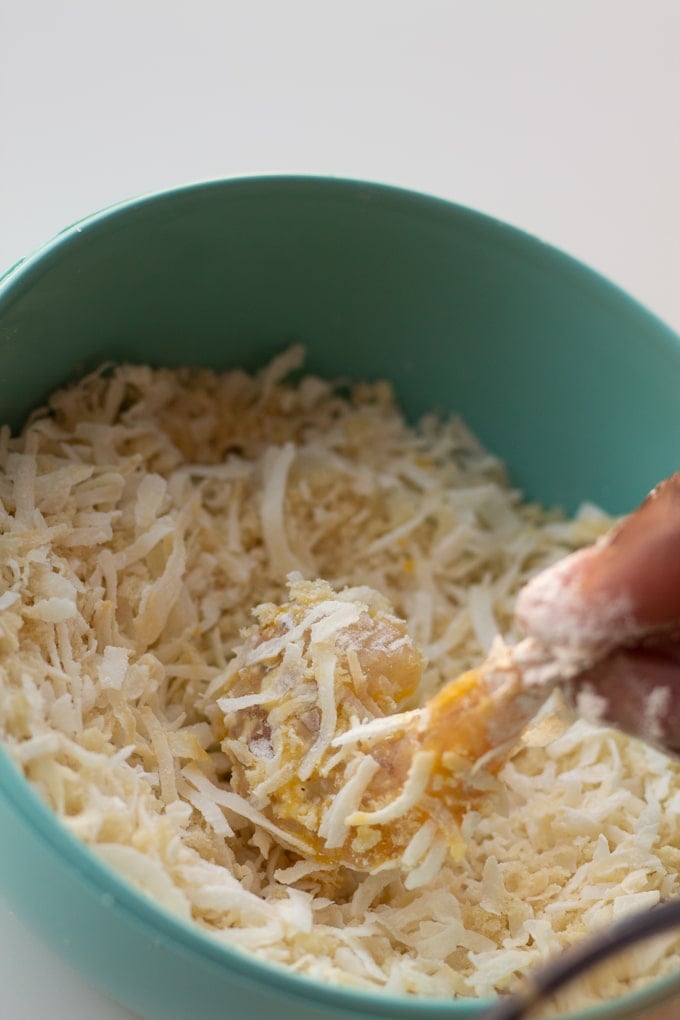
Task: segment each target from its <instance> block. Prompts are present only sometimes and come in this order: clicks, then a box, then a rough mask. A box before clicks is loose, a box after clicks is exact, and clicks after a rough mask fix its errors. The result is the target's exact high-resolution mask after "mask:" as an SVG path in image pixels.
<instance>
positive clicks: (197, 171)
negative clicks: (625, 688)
mask: <svg viewBox="0 0 680 1020" xmlns="http://www.w3.org/2000/svg"><path fill="white" fill-rule="evenodd" d="M679 38H680V3H678V2H677V0H512V2H510V0H466V2H462V0H411V2H403V0H343V2H342V3H330V2H328V0H306V2H302V0H287V2H285V3H283V2H282V3H279V2H275V0H271V2H263V0H260V2H254V0H251V2H248V0H240V2H238V3H236V2H232V0H192V2H191V3H190V2H188V0H185V2H181V0H118V2H116V3H109V4H103V3H102V2H97V0H60V2H59V3H54V2H52V0H42V2H40V0H23V2H22V3H15V4H10V3H5V4H0V88H1V94H2V97H3V103H2V118H1V121H0V269H2V268H5V267H8V266H9V265H11V264H12V263H13V262H14V261H16V260H17V259H18V258H20V257H21V256H22V255H24V254H26V253H27V252H28V251H30V250H31V249H33V248H35V247H36V246H38V245H39V244H41V243H42V242H43V241H45V240H46V239H48V238H49V237H50V236H51V235H53V234H54V233H55V232H56V231H58V230H59V229H60V228H61V227H63V226H65V225H67V224H69V223H71V222H72V221H74V220H76V219H78V218H79V217H81V216H83V215H85V214H87V213H89V212H92V211H94V210H96V209H98V208H101V207H103V206H106V205H108V204H110V203H112V202H115V201H118V200H120V199H124V198H127V197H130V196H132V195H135V194H140V193H144V192H148V191H153V190H156V189H159V188H164V187H169V186H172V185H175V184H180V183H185V182H188V181H192V180H199V179H205V178H210V177H219V176H226V175H232V174H241V173H253V172H256V171H277V170H278V171H307V172H316V173H328V174H335V175H343V176H350V177H360V178H365V179H373V180H380V181H385V182H390V183H395V184H400V185H404V186H407V187H412V188H416V189H419V190H423V191H428V192H431V193H434V194H437V195H441V196H444V197H447V198H451V199H454V200H456V201H458V202H461V203H463V204H465V205H470V206H473V207H475V208H478V209H481V210H483V211H485V212H488V213H491V214H493V215H495V216H498V217H500V218H501V219H505V220H507V221H509V222H511V223H514V224H516V225H518V226H521V227H523V228H524V229H526V230H528V231H530V232H532V233H534V234H537V235H539V236H540V237H542V238H543V239H544V240H547V241H549V242H551V243H553V244H556V245H557V246H559V247H561V248H563V249H565V250H566V251H568V252H570V253H571V254H573V255H575V256H577V257H578V258H581V259H582V260H584V261H585V262H587V263H589V264H590V265H591V266H593V267H595V268H597V269H598V270H600V272H602V273H604V274H605V275H606V276H608V277H610V278H611V279H613V280H614V281H615V282H616V283H618V284H620V285H621V286H622V287H624V288H625V289H626V290H628V291H630V292H631V293H632V294H633V295H635V296H636V297H637V298H638V299H639V300H641V301H642V302H643V303H644V304H646V305H647V306H648V307H650V308H651V309H652V310H653V311H654V312H656V314H657V315H659V316H660V317H661V318H662V319H664V320H665V321H666V322H668V323H669V324H670V325H671V326H673V327H674V328H675V329H676V330H680V112H679V111H680V60H679V59H678V39H679ZM36 975H39V980H36ZM0 988H1V989H2V992H1V993H0V1013H1V1015H2V1017H8V1018H9V1017H11V1018H13V1020H37V1018H39V1017H43V1016H46V1015H48V1016H50V1017H51V1018H52V1020H86V1018H87V1020H92V1018H97V1020H123V1018H125V1017H128V1018H129V1016H130V1014H128V1013H126V1012H125V1011H124V1010H121V1009H120V1008H119V1007H117V1006H115V1005H113V1004H111V1003H110V1002H108V1001H106V1000H104V999H103V998H101V997H100V996H99V995H98V994H97V993H96V992H94V991H92V990H91V989H90V988H89V987H88V986H87V985H86V984H85V983H84V982H83V981H82V980H81V979H80V978H79V977H77V976H75V975H74V974H73V973H72V972H71V971H70V970H69V969H68V968H66V967H64V966H63V965H62V964H61V963H60V962H58V961H57V960H56V959H55V958H54V957H53V956H52V955H51V953H50V952H49V951H47V950H44V949H43V948H42V947H40V946H39V945H37V943H36V942H35V941H34V939H33V937H32V936H31V935H29V934H28V933H27V932H26V931H25V929H24V928H23V927H22V925H21V923H20V922H19V921H18V920H17V919H15V918H14V917H12V915H11V914H10V912H9V911H8V909H7V908H6V906H4V905H2V903H1V902H0ZM677 1010H680V1006H679V1007H677ZM673 1015H675V1013H673Z"/></svg>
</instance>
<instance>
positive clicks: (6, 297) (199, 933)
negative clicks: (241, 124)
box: [0, 172, 680, 1020]
mask: <svg viewBox="0 0 680 1020" xmlns="http://www.w3.org/2000/svg"><path fill="white" fill-rule="evenodd" d="M235 189H245V190H252V192H253V193H254V194H257V193H261V192H262V190H264V191H272V192H273V191H276V190H278V191H281V190H285V189H288V190H292V191H296V190H297V191H299V192H305V191H307V192H313V191H315V192H317V193H318V194H321V193H323V192H325V193H326V195H327V196H330V195H331V194H332V193H333V192H335V193H336V194H337V193H342V195H343V197H346V198H347V199H348V200H351V201H356V200H357V199H358V200H362V199H363V200H366V199H367V198H368V199H372V200H376V201H382V202H385V203H390V202H393V203H401V204H403V205H406V206H408V207H409V210H410V212H411V213H415V214H418V215H425V216H432V217H434V218H435V219H437V220H449V219H450V220H451V221H453V219H455V218H459V219H463V220H466V221H467V222H468V223H470V224H472V225H473V226H474V227H475V228H477V229H479V230H481V231H482V232H487V233H491V234H494V235H495V238H496V240H497V241H498V242H500V243H502V244H504V245H509V246H511V247H513V248H514V249H515V250H516V251H517V252H518V253H519V254H521V255H522V256H524V257H529V258H533V259H538V258H540V259H543V260H545V259H547V260H548V261H549V263H551V268H555V269H557V270H558V271H559V272H561V273H562V274H564V275H566V276H568V277H571V278H572V279H573V280H575V281H576V282H577V283H578V285H579V287H581V288H583V287H584V286H586V287H587V288H588V289H589V290H590V291H591V292H595V293H596V294H597V295H599V297H600V298H601V299H602V300H603V301H609V302H614V303H616V304H618V305H623V306H625V307H626V309H627V312H628V313H629V314H631V313H632V314H633V315H635V316H637V317H638V318H639V319H640V320H641V321H642V320H644V322H645V323H646V324H647V325H648V326H650V325H651V326H653V327H654V328H655V331H656V334H657V338H658V340H659V341H660V342H663V343H669V342H670V343H671V344H673V345H674V346H677V347H678V351H679V353H680V337H678V335H677V334H676V333H675V332H674V331H673V330H672V329H671V327H670V326H668V325H667V324H666V323H665V322H664V321H663V320H661V319H660V318H659V317H658V316H656V315H655V314H654V313H653V312H651V311H650V310H649V309H647V308H646V307H645V306H644V305H642V304H641V303H640V302H639V301H638V300H637V299H636V298H634V297H632V296H631V295H630V294H628V293H627V292H626V291H624V290H623V289H622V288H621V287H620V286H618V285H617V284H615V283H613V282H612V281H611V280H609V279H607V278H606V277H605V276H603V275H601V274H600V273H598V272H597V271H596V270H594V269H592V268H591V267H589V266H588V265H586V264H585V263H583V262H582V261H580V260H578V259H576V258H575V257H573V256H572V255H569V254H567V253H565V252H563V251H561V250H560V249H559V248H557V247H555V246H553V245H552V244H549V243H546V242H544V241H542V240H541V239H540V238H538V237H536V236H534V235H532V234H530V233H528V232H526V231H524V230H522V229H521V228H519V227H516V226H513V225H511V224H509V223H506V222H504V221H503V220H500V219H498V218H496V217H494V216H490V215H488V214H486V213H483V212H479V211H477V210H475V209H472V208H469V207H467V206H464V205H460V204H458V203H456V202H452V201H450V200H448V199H445V198H441V197H438V196H435V195H431V194H428V193H425V192H420V191H416V190H412V189H409V188H404V187H400V186H397V185H393V184H383V183H378V182H373V181H368V180H362V179H360V178H350V177H342V176H337V177H336V176H330V175H320V174H304V173H300V174H297V173H295V174H289V173H285V174H280V173H275V172H272V173H254V174H244V175H235V176H229V177H224V178H210V179H206V180H201V181H196V182H191V183H188V184H182V185H179V186H177V187H172V188H166V189H162V190H158V191H152V192H149V193H145V194H142V195H139V196H135V197H132V198H128V199H125V200H123V201H120V202H116V203H114V204H112V205H109V206H107V207H105V208H103V209H101V210H98V211H96V212H94V213H92V214H89V215H87V216H85V217H83V218H81V219H79V220H77V221H75V222H74V223H72V224H70V225H69V226H67V227H65V228H63V229H62V230H61V231H59V233H58V234H56V235H55V236H54V237H53V238H52V239H51V240H49V241H47V242H46V243H45V244H43V245H41V246H40V247H38V248H37V249H35V250H33V251H32V252H30V253H29V254H27V255H26V256H24V257H23V258H20V259H19V260H17V261H16V262H15V263H14V264H13V265H11V266H10V267H9V268H8V269H7V270H6V271H5V272H4V273H3V274H2V275H0V306H2V305H3V304H5V303H7V302H9V304H11V303H12V301H13V299H14V297H15V296H16V295H17V294H20V293H21V292H23V291H25V290H27V289H29V288H30V286H31V285H32V281H33V280H34V279H35V278H36V277H39V276H41V275H42V274H43V272H45V270H46V269H48V268H49V263H50V261H51V260H57V259H58V258H59V257H60V255H61V253H62V251H63V250H64V249H69V248H71V247H72V246H73V245H74V244H78V243H79V242H80V240H81V238H82V235H83V234H90V233H96V232H98V231H99V230H105V229H107V228H108V227H109V226H110V225H111V224H112V223H115V222H116V221H117V220H119V219H120V218H122V219H123V220H124V219H125V217H126V216H127V215H129V214H131V213H134V212H136V211H137V210H139V209H142V208H149V207H151V206H156V207H160V206H161V205H163V204H165V203H168V204H172V203H173V202H177V201H181V200H182V199H184V198H186V197H190V196H192V195H195V194H198V193H199V192H206V191H211V190H215V191H222V190H231V191H234V190H235ZM0 793H2V794H4V796H5V797H6V799H7V800H8V802H9V803H10V805H11V806H12V808H13V809H14V811H15V812H16V813H17V814H18V815H19V816H20V817H22V818H23V820H24V822H25V823H27V824H28V825H29V826H30V828H31V830H32V834H33V835H34V836H35V837H37V838H38V839H39V840H40V841H41V842H42V843H43V844H44V845H45V846H47V847H49V848H50V849H51V850H53V851H55V852H56V853H57V854H58V855H59V858H60V861H61V863H62V865H64V866H67V867H68V868H69V869H71V871H73V872H75V873H76V874H77V876H78V878H79V880H80V881H81V882H84V883H85V884H87V885H88V886H89V887H91V888H92V889H93V890H95V891H96V892H98V893H99V894H100V895H101V894H102V893H110V894H111V895H112V896H113V908H114V909H120V910H122V911H124V912H125V913H126V914H127V915H128V916H129V917H130V918H131V919H132V920H133V921H134V922H135V923H136V924H137V925H138V926H141V927H142V928H143V929H146V930H148V931H149V932H150V933H153V937H154V938H155V939H157V938H158V936H159V934H160V935H161V936H162V937H163V938H164V939H165V940H166V942H168V943H173V944H174V945H175V946H176V947H177V948H179V949H181V950H182V951H183V952H185V953H187V952H188V953H189V954H190V955H191V956H193V957H198V958H200V960H201V961H202V962H203V963H204V964H206V963H209V964H210V965H211V966H212V967H217V968H219V969H220V970H222V971H223V970H224V968H225V966H226V968H227V969H228V971H229V972H230V974H231V976H233V977H234V978H235V979H236V980H237V981H238V982H239V983H241V984H243V985H250V986H255V985H258V986H261V984H262V979H263V978H266V980H267V984H268V985H269V986H271V987H273V988H275V989H276V991H277V992H278V993H280V994H283V995H285V996H286V998H288V999H291V1000H294V1001H299V1000H300V999H304V1000H305V1001H307V1002H310V1001H312V1002H315V1003H317V1004H319V1005H321V1006H323V1007H325V1008H326V1009H328V1008H329V1007H330V1008H332V1009H333V1011H334V1012H340V1011H343V1010H345V1011H347V1012H350V1013H351V1012H352V1011H353V1010H358V1011H362V1012H363V1014H368V1015H373V1016H376V1017H383V1018H384V1020H390V1018H397V1017H399V1018H404V1020H416V1018H425V1017H429V1018H431V1020H444V1018H445V1017H446V1018H451V1020H453V1018H455V1017H456V1016H457V1015H459V1011H465V1012H466V1014H467V1015H469V1016H471V1015H473V1014H474V1015H479V1014H481V1013H482V1012H483V1011H484V1010H485V1009H488V1008H489V1007H490V1006H491V1005H493V1003H494V1002H495V1001H496V999H495V998H483V999H482V998H472V997H456V998H452V999H441V998H425V997H421V996H412V997H411V996H406V995H394V994H392V993H386V992H384V991H382V990H381V989H375V990H372V989H367V990H364V989H358V988H352V987H346V986H342V985H336V984H324V983H323V982H322V981H321V980H320V979H319V978H316V977H312V976H308V975H305V974H298V973H297V972H295V971H293V970H292V969H290V968H289V967H287V966H285V965H283V964H280V963H277V962H275V961H270V960H268V959H264V958H262V957H259V956H258V955H256V954H255V953H253V952H250V951H247V950H243V949H240V948H239V947H237V946H233V945H230V944H228V942H227V941H226V940H225V941H224V942H223V941H222V940H221V939H219V938H218V937H217V936H215V935H212V934H210V933H209V932H208V931H205V930H203V929H202V928H201V927H200V926H199V925H198V924H196V923H194V922H191V921H184V920H183V919H182V918H180V917H179V916H177V915H174V914H172V913H171V912H170V911H169V910H167V909H166V908H164V907H163V906H162V905H161V904H159V903H157V902H156V901H154V900H151V899H150V898H149V897H148V896H147V895H146V894H144V893H142V892H141V891H140V890H138V889H136V888H135V887H134V886H133V885H132V883H131V882H128V881H127V880H126V879H125V878H124V877H123V876H122V875H120V874H119V873H117V872H116V871H114V870H113V868H111V867H110V866H109V865H108V864H106V863H105V862H104V861H103V860H102V859H101V858H99V857H98V856H97V854H96V849H95V848H94V847H93V848H90V847H89V845H87V844H86V843H85V842H84V841H81V840H79V839H78V838H77V837H76V836H74V835H72V834H71V832H70V831H69V830H68V829H67V828H66V826H65V825H64V824H63V823H62V822H61V820H60V819H59V817H58V816H57V814H56V813H54V812H53V811H52V810H51V809H50V808H49V807H48V806H47V804H46V803H45V802H44V801H43V800H42V799H41V798H40V796H39V794H38V793H37V791H36V790H35V789H34V787H33V786H32V785H31V784H30V782H29V781H28V780H27V779H26V778H25V777H24V776H23V774H22V772H21V771H20V769H19V768H18V766H17V765H15V764H14V762H13V761H12V759H11V757H10V756H9V754H8V753H7V751H6V750H5V748H4V747H3V746H2V745H1V744H0ZM674 991H675V992H678V991H680V971H678V972H676V973H673V974H670V975H666V976H664V977H662V978H659V979H656V980H654V981H652V982H651V983H650V984H649V985H647V986H646V987H644V988H642V989H639V990H637V991H634V992H629V993H627V994H626V995H623V996H621V997H620V998H618V999H614V1000H608V1001H606V1002H603V1003H598V1004H596V1005H594V1006H589V1007H586V1008H584V1009H582V1010H579V1011H577V1012H575V1013H569V1014H564V1016H563V1018H562V1020H623V1018H624V1017H626V1016H630V1017H632V1016H635V1015H636V1014H637V1013H638V1011H639V1010H641V1009H643V1008H649V1007H650V1006H652V1005H655V1004H657V1003H659V1002H662V1001H665V1000H667V999H668V998H669V996H670V995H671V994H672V993H673V992H674Z"/></svg>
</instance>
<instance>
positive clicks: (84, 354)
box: [0, 178, 680, 511]
mask: <svg viewBox="0 0 680 1020" xmlns="http://www.w3.org/2000/svg"><path fill="white" fill-rule="evenodd" d="M293 340H298V341H302V342H303V343H304V344H305V345H306V347H307V348H308V351H309V358H308V367H309V368H311V369H312V370H315V371H319V372H323V373H324V374H331V375H352V376H370V377H384V376H389V378H390V379H391V380H392V381H393V382H394V383H395V385H396V387H397V391H398V395H399V398H400V400H401V402H402V404H403V405H404V406H405V408H406V410H407V411H408V413H409V414H411V415H412V416H417V415H419V414H421V413H423V412H424V411H429V410H433V409H439V410H445V411H450V410H456V411H459V412H460V413H462V414H463V415H464V417H465V418H466V420H467V421H468V422H469V424H470V425H471V427H472V428H473V429H474V430H475V431H476V432H477V433H478V435H479V436H480V437H481V438H482V439H483V440H484V441H485V442H486V443H487V444H488V445H490V446H491V447H492V448H493V449H494V450H495V451H496V452H497V453H498V454H499V455H500V456H501V457H502V458H503V459H504V460H505V461H506V463H507V464H508V465H509V467H510V469H511V471H512V474H513V477H514V479H515V480H516V482H517V484H518V485H519V486H521V487H522V488H523V489H525V491H526V492H527V493H528V494H529V495H530V496H531V497H537V498H540V499H541V500H542V501H543V502H545V503H548V504H550V503H553V502H559V503H562V504H564V505H566V506H567V507H569V508H573V507H574V506H575V505H576V504H577V503H578V502H579V501H580V500H581V499H586V498H587V499H591V500H595V501H597V502H600V503H601V504H603V505H604V506H605V507H606V508H607V509H609V510H611V511H623V510H626V509H629V508H630V507H631V506H632V505H634V504H635V503H636V502H637V501H639V499H640V498H641V497H642V495H643V494H644V493H645V491H646V490H647V489H649V488H650V487H651V486H652V485H653V484H654V483H655V482H656V481H658V480H659V479H660V478H661V477H663V476H664V475H666V474H668V473H670V472H671V471H672V470H674V469H675V468H676V467H677V464H678V459H679V457H678V454H679V452H680V451H679V447H680V438H679V437H680V401H678V400H677V399H676V392H677V379H678V372H679V371H680V349H679V348H678V344H677V342H676V340H675V338H674V336H673V334H671V333H670V331H669V330H667V329H666V328H665V327H664V326H663V325H662V324H661V323H659V322H657V321H656V320H654V319H653V317H652V316H650V315H649V314H648V313H647V312H645V311H644V310H643V309H641V308H640V307H639V306H638V305H636V304H635V303H634V302H633V301H631V300H629V299H628V298H626V297H625V296H624V295H623V294H622V293H621V292H620V291H618V290H617V289H616V288H614V287H613V286H611V285H609V284H607V283H605V282H604V281H603V280H602V279H600V278H599V277H597V276H596V275H595V274H593V273H591V272H590V271H588V270H587V269H585V268H584V267H582V266H581V265H580V264H578V263H576V262H574V261H572V260H570V259H568V258H566V257H565V256H563V255H561V254H559V253H557V252H556V251H554V250H553V249H551V248H549V247H547V246H545V245H542V244H540V243H539V242H537V241H536V240H534V239H532V238H529V237H527V236H525V235H523V234H521V233H520V232H518V231H515V230H512V229H510V228H508V227H505V226H503V225H501V224H499V223H497V222H495V221H493V220H489V219H487V218H485V217H482V216H480V215H478V214H475V213H472V212H470V211H467V210H464V209H460V208H457V207H454V206H451V205H449V204H448V203H444V202H440V201H437V200H434V199H429V198H425V197H422V196H416V195H412V194H409V193H406V192H402V191H398V190H395V189H391V188H383V187H377V186H369V185H363V184H358V183H356V184H355V183H349V182H341V181H328V180H318V179H295V178H292V179H291V178H269V179H266V178H265V179H259V180H258V179H253V180H244V181H233V182H227V183H215V184H207V185H203V186H197V187H194V188H188V189H184V190H180V191H177V192H174V193H169V194H166V195H161V196H157V197H155V198H151V199H147V200H141V201H138V202H133V203H131V204H129V205H127V206H125V207H124V208H120V209H118V210H112V211H110V212H108V213H104V214H101V215H99V216H96V217H93V218H92V219H91V220H89V221H86V222H85V223H83V224H81V225H79V226H76V227H75V228H71V229H70V230H69V231H68V232H67V233H66V234H65V235H63V236H62V238H61V239H58V240H57V241H56V242H55V243H53V244H52V245H51V246H50V247H48V248H47V249H46V250H45V251H44V252H43V253H42V254H41V255H39V256H38V257H37V259H34V260H32V261H31V262H30V263H29V264H28V265H27V266H23V267H19V268H18V269H15V270H14V272H13V273H11V274H10V275H9V278H8V279H7V280H6V281H5V286H4V288H3V293H2V297H1V300H0V367H1V371H0V412H1V414H2V418H3V420H10V421H12V422H13V423H14V424H16V423H18V422H19V421H20V420H21V419H22V418H23V416H24V415H25V414H26V413H27V411H28V410H29V409H30V408H31V407H33V406H34V405H35V404H36V402H38V401H39V400H40V399H42V398H43V397H44V396H45V394H46V393H47V392H48V391H49V389H50V388H51V387H53V386H54V385H55V384H56V383H59V382H62V381H63V380H64V379H66V378H68V377H69V376H71V375H73V374H74V373H76V372H79V371H82V369H83V368H84V367H91V366H94V365H95V364H97V363H99V362H101V361H103V360H106V359H117V360H120V359H132V360H135V361H148V362H151V363H155V364H168V365H177V364H182V363H186V362H187V361H190V362H195V363H201V364H209V365H213V366H215V367H221V366H227V365H234V364H243V365H245V366H247V367H251V366H254V365H256V364H258V363H261V362H262V361H264V360H265V359H266V358H267V357H269V356H270V355H271V354H272V353H273V352H274V351H276V350H280V349H281V347H282V346H283V345H285V344H287V343H289V342H291V341H293ZM27 366H30V370H29V369H28V367H27Z"/></svg>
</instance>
